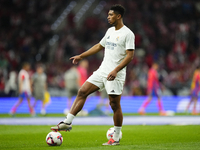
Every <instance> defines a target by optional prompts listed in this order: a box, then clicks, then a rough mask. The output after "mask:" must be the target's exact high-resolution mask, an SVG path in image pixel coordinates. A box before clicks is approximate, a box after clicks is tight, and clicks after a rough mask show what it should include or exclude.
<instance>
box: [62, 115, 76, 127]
mask: <svg viewBox="0 0 200 150" xmlns="http://www.w3.org/2000/svg"><path fill="white" fill-rule="evenodd" d="M74 117H75V116H74V115H72V114H70V113H68V114H67V116H66V118H65V120H64V123H67V124H71V123H72V121H73V119H74Z"/></svg>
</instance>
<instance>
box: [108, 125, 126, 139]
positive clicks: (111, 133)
mask: <svg viewBox="0 0 200 150" xmlns="http://www.w3.org/2000/svg"><path fill="white" fill-rule="evenodd" d="M113 135H114V127H112V128H110V129H108V131H107V133H106V137H107V139H108V140H110V138H112V137H113ZM121 138H122V131H120V135H119V140H121Z"/></svg>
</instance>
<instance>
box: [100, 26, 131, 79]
mask: <svg viewBox="0 0 200 150" xmlns="http://www.w3.org/2000/svg"><path fill="white" fill-rule="evenodd" d="M100 44H101V45H102V46H103V47H105V52H104V58H103V61H102V63H101V65H100V67H99V69H98V70H97V71H98V73H99V74H100V75H101V76H103V77H107V76H108V74H109V73H110V72H111V71H113V70H114V69H115V68H116V67H117V66H118V65H119V64H120V63H121V62H122V60H123V59H124V58H125V57H126V50H135V35H134V33H133V32H132V31H131V30H130V29H129V28H128V27H126V26H125V25H124V26H123V27H122V28H120V29H119V30H115V27H111V28H109V29H108V30H107V32H106V34H105V36H104V37H103V38H102V40H101V41H100ZM125 78H126V67H124V68H123V69H122V70H120V71H119V72H118V73H117V76H116V78H115V79H117V80H122V81H125Z"/></svg>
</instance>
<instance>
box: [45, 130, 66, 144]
mask: <svg viewBox="0 0 200 150" xmlns="http://www.w3.org/2000/svg"><path fill="white" fill-rule="evenodd" d="M46 142H47V144H48V145H50V146H60V145H61V144H62V142H63V137H62V135H61V134H60V133H59V132H55V131H51V132H49V133H48V134H47V137H46Z"/></svg>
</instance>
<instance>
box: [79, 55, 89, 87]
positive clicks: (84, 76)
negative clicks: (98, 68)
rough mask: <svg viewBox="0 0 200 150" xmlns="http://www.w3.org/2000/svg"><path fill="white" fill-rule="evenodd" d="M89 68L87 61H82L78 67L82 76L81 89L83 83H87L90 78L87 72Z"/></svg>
mask: <svg viewBox="0 0 200 150" xmlns="http://www.w3.org/2000/svg"><path fill="white" fill-rule="evenodd" d="M87 68H88V61H87V60H85V59H84V60H82V61H81V62H80V64H79V66H78V67H77V70H78V72H79V74H80V83H79V84H80V87H81V86H82V85H83V83H85V81H86V80H87V78H88V72H87Z"/></svg>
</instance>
